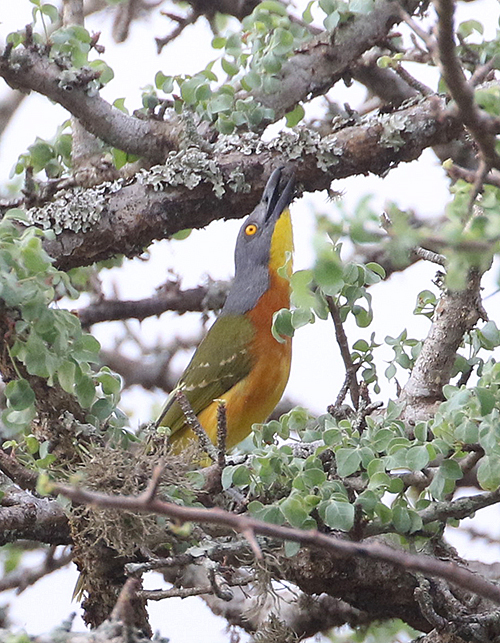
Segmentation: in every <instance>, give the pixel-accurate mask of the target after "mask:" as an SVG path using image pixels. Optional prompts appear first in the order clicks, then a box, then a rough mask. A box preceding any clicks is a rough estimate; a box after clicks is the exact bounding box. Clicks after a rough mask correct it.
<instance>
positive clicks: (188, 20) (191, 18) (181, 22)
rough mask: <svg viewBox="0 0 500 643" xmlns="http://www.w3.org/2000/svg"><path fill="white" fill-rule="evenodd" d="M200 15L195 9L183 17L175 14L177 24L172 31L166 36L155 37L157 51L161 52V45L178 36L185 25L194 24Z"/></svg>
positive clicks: (172, 17) (163, 45)
mask: <svg viewBox="0 0 500 643" xmlns="http://www.w3.org/2000/svg"><path fill="white" fill-rule="evenodd" d="M167 15H168V17H169V18H171V19H174V16H173V14H167ZM200 15H201V14H200V13H199V12H198V11H197V10H193V11H192V12H191V13H190V14H189V15H187V16H186V17H185V18H181V17H177V16H176V17H175V20H176V22H177V26H176V27H175V29H173V30H172V32H171V33H169V34H168V36H164V37H163V38H155V41H156V49H157V51H158V53H159V54H161V51H162V49H163V47H165V45H168V43H169V42H172V40H175V39H176V38H177V37H179V36H180V35H181V33H182V32H183V31H184V29H185V28H186V27H189V25H192V24H194V23H195V22H196V21H197V20H198V18H199V17H200Z"/></svg>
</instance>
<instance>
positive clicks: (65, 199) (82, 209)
mask: <svg viewBox="0 0 500 643" xmlns="http://www.w3.org/2000/svg"><path fill="white" fill-rule="evenodd" d="M110 186H111V184H110V183H102V184H101V185H99V186H97V187H94V188H82V187H76V188H71V189H70V190H66V191H64V192H61V193H60V194H59V196H57V198H55V199H54V201H52V202H50V203H47V205H45V206H43V207H41V208H31V209H29V210H28V212H27V216H28V218H29V220H30V221H31V223H33V224H34V225H37V226H40V227H41V228H43V229H44V230H47V229H49V228H50V229H52V230H54V232H55V233H56V234H60V233H61V232H62V231H63V230H73V232H86V231H87V230H89V229H91V228H92V227H93V226H94V225H95V224H96V223H97V222H98V221H99V220H100V218H101V213H102V211H103V210H104V208H105V206H106V201H107V193H108V191H109V188H110Z"/></svg>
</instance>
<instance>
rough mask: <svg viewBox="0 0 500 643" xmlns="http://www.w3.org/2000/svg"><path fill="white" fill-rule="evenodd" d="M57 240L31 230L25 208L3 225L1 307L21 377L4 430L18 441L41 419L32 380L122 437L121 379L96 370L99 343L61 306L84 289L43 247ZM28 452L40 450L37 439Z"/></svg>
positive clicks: (10, 396) (11, 386) (10, 395)
mask: <svg viewBox="0 0 500 643" xmlns="http://www.w3.org/2000/svg"><path fill="white" fill-rule="evenodd" d="M51 235H52V232H51V231H42V230H40V229H38V228H35V227H26V218H25V215H24V212H22V211H21V210H10V211H9V212H8V213H7V214H6V215H5V217H4V218H3V219H2V221H1V222H0V303H1V306H2V308H5V309H7V310H10V311H12V312H11V313H10V314H9V320H10V322H9V323H10V328H9V329H8V330H7V332H6V340H7V343H6V349H7V351H8V356H9V360H10V367H11V368H12V369H13V370H14V372H15V374H16V375H17V377H14V378H13V379H11V381H9V382H8V383H7V385H6V387H5V397H6V401H7V408H6V409H5V410H4V411H3V413H2V424H3V427H4V430H5V431H7V432H8V433H9V434H10V435H12V436H14V435H17V434H19V433H20V432H22V431H24V430H27V429H28V428H29V426H30V423H31V421H32V420H33V418H34V417H35V413H36V399H35V393H34V390H33V386H35V384H34V380H32V377H34V378H41V379H43V380H45V381H46V382H47V385H48V386H49V387H60V388H61V389H62V390H63V391H64V392H66V393H68V394H70V395H72V396H74V397H75V398H76V400H77V401H78V404H79V405H80V406H81V407H82V408H83V409H86V419H87V421H88V422H89V423H91V424H93V425H94V427H95V428H96V429H102V428H105V427H109V428H110V429H112V430H117V431H118V432H121V428H122V427H123V425H124V416H123V415H122V414H121V412H120V411H118V409H117V408H116V405H117V403H118V401H119V397H120V388H121V382H120V378H119V377H117V376H116V375H114V374H113V373H111V371H110V370H109V369H108V368H107V367H103V368H101V369H100V370H96V369H95V365H96V364H98V363H99V350H100V345H99V342H98V341H97V340H96V339H95V338H94V337H93V336H92V335H90V334H89V333H85V332H83V331H82V328H81V325H80V322H79V321H78V318H77V317H76V316H75V315H74V314H72V313H70V312H69V311H67V310H62V309H59V308H58V307H57V306H56V305H55V301H56V300H59V299H60V298H61V297H74V296H76V295H77V294H78V291H77V290H76V289H75V288H74V287H73V285H72V283H71V280H70V277H69V276H68V275H67V274H66V273H64V272H61V271H59V270H57V269H55V268H54V267H53V262H52V259H51V258H50V257H49V255H48V254H47V253H46V251H45V250H44V248H43V245H42V240H43V238H44V237H50V236H51ZM47 446H48V445H47ZM35 447H36V448H35ZM27 448H28V450H29V451H31V452H33V450H35V451H36V450H37V449H38V447H37V445H36V444H35V443H34V442H33V440H32V441H31V442H30V441H29V440H28V441H27ZM45 455H46V454H45ZM41 459H42V460H43V463H44V464H46V461H45V460H44V456H42V458H41Z"/></svg>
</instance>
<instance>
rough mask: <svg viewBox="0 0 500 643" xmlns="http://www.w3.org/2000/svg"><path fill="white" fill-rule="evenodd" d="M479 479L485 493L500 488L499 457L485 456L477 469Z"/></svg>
mask: <svg viewBox="0 0 500 643" xmlns="http://www.w3.org/2000/svg"><path fill="white" fill-rule="evenodd" d="M477 479H478V482H479V484H480V485H481V488H482V489H484V490H485V491H494V490H495V489H498V487H499V486H500V467H499V466H498V457H492V456H484V457H483V458H482V459H481V462H480V463H479V467H478V469H477Z"/></svg>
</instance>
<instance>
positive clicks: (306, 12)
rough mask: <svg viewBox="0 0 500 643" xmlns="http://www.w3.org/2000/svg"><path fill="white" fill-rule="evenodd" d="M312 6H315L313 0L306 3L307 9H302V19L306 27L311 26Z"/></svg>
mask: <svg viewBox="0 0 500 643" xmlns="http://www.w3.org/2000/svg"><path fill="white" fill-rule="evenodd" d="M314 4H315V0H310V1H309V2H308V3H307V7H306V8H305V9H304V11H303V13H302V19H303V20H304V22H306V23H307V24H308V25H309V24H311V22H312V21H313V15H312V12H311V9H312V7H313V5H314Z"/></svg>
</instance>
